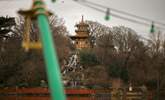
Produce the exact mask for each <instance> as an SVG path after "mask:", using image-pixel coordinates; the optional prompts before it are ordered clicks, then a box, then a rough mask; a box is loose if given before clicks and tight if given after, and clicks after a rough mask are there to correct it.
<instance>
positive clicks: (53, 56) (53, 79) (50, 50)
mask: <svg viewBox="0 0 165 100" xmlns="http://www.w3.org/2000/svg"><path fill="white" fill-rule="evenodd" d="M34 4H36V5H42V4H43V2H42V1H40V0H36V2H34ZM44 10H45V9H43V8H39V9H37V11H39V14H38V16H37V21H38V26H39V29H40V33H41V41H42V47H43V52H44V58H45V63H46V66H47V67H46V69H47V75H48V83H49V89H50V92H51V98H52V100H66V96H65V94H64V88H63V83H62V80H61V73H60V68H59V63H58V59H57V53H56V50H55V47H54V41H53V38H52V33H51V31H50V27H49V23H48V18H47V16H46V15H45V14H42V13H43V12H44ZM40 12H41V13H40Z"/></svg>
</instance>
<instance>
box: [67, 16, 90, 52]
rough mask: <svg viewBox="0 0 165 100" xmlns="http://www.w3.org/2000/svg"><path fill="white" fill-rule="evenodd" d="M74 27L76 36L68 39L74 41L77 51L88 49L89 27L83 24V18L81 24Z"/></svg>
mask: <svg viewBox="0 0 165 100" xmlns="http://www.w3.org/2000/svg"><path fill="white" fill-rule="evenodd" d="M75 27H77V29H76V30H75V32H76V35H75V36H70V38H71V39H72V40H73V41H74V45H75V47H76V48H77V49H83V48H90V47H91V45H90V41H89V33H90V32H89V25H88V24H86V23H85V22H84V18H83V16H82V20H81V22H80V23H78V24H76V25H75Z"/></svg>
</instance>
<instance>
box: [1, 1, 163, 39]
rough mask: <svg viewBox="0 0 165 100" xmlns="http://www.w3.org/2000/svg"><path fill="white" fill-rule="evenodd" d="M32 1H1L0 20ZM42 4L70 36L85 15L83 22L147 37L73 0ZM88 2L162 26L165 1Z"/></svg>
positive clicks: (143, 30)
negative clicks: (146, 19)
mask: <svg viewBox="0 0 165 100" xmlns="http://www.w3.org/2000/svg"><path fill="white" fill-rule="evenodd" d="M31 1H32V0H0V9H1V10H0V16H5V15H9V16H17V13H16V11H17V10H19V9H20V8H23V9H28V8H30V6H31ZM45 1H47V5H48V8H49V9H51V11H53V12H54V13H55V14H57V15H58V16H59V17H62V18H64V20H65V24H66V26H67V27H68V30H69V32H70V33H71V34H73V33H74V25H75V23H76V22H79V21H80V20H81V15H84V18H85V20H92V21H97V22H100V23H102V24H105V25H107V26H109V27H112V26H119V25H124V26H127V27H130V28H132V29H134V30H135V31H136V32H138V34H141V35H143V36H145V35H147V33H149V30H150V27H149V26H144V25H139V24H135V23H132V22H128V21H125V20H122V19H118V18H115V17H112V18H111V20H110V21H105V20H104V16H105V14H103V13H100V12H97V11H95V10H93V9H90V8H87V7H84V6H82V5H79V4H77V3H75V2H74V1H72V0H57V2H56V3H54V4H53V3H50V0H45ZM89 1H91V2H94V3H98V4H101V5H105V6H108V7H111V8H115V9H118V10H121V11H125V12H128V13H131V14H135V15H138V16H141V17H145V18H149V19H153V20H156V21H159V22H162V23H165V11H164V10H165V0H89ZM148 23H151V22H148ZM164 27H165V26H164Z"/></svg>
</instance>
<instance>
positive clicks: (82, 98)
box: [0, 88, 146, 100]
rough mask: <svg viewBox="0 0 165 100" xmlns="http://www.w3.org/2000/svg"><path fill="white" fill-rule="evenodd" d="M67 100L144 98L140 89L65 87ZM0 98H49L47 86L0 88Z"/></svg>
mask: <svg viewBox="0 0 165 100" xmlns="http://www.w3.org/2000/svg"><path fill="white" fill-rule="evenodd" d="M65 92H66V94H67V100H146V99H144V98H143V97H144V95H143V93H142V92H141V91H138V90H136V91H132V92H129V91H126V92H124V89H119V90H117V91H115V90H113V89H106V90H101V89H66V90H65ZM0 100H50V94H49V90H48V88H1V89H0Z"/></svg>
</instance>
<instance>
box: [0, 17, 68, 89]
mask: <svg viewBox="0 0 165 100" xmlns="http://www.w3.org/2000/svg"><path fill="white" fill-rule="evenodd" d="M63 22H64V21H63V20H62V19H59V18H57V17H56V16H55V17H51V18H50V25H51V28H52V30H53V36H54V38H55V43H56V48H57V52H58V56H59V58H60V60H59V61H60V62H61V64H62V59H64V58H67V56H68V55H69V50H70V44H69V42H70V41H69V39H68V38H67V37H66V34H67V30H66V27H65V26H64V23H63ZM24 29H25V26H24V19H23V18H22V17H19V18H18V19H17V25H16V26H15V28H14V30H12V31H13V35H11V38H9V39H7V40H6V43H5V44H4V45H5V48H4V49H5V51H4V53H2V54H1V60H0V61H1V62H2V63H1V64H4V65H3V66H0V68H1V69H3V70H1V71H2V72H3V73H2V76H1V77H2V78H0V81H3V84H6V85H10V86H15V85H17V86H20V85H24V86H39V84H40V81H41V80H45V81H46V80H47V78H46V71H45V64H44V59H43V55H42V52H41V50H39V51H36V50H30V51H29V52H25V51H24V50H23V48H22V47H21V41H22V35H23V32H24ZM30 34H31V36H32V37H31V40H32V41H36V40H37V39H38V37H39V29H38V26H37V23H36V22H35V21H34V23H32V24H31V30H30ZM9 41H10V42H9ZM2 57H3V58H2ZM7 66H8V67H7ZM6 68H8V69H6ZM5 73H7V74H5ZM5 75H7V77H6V76H5ZM4 78H5V79H4Z"/></svg>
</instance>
